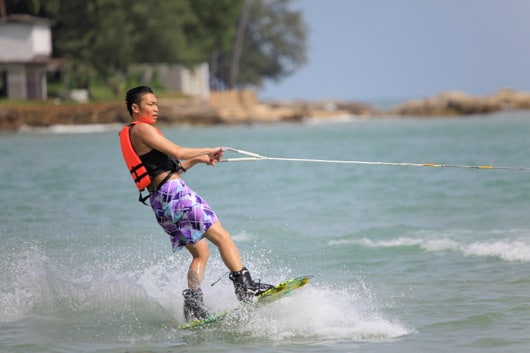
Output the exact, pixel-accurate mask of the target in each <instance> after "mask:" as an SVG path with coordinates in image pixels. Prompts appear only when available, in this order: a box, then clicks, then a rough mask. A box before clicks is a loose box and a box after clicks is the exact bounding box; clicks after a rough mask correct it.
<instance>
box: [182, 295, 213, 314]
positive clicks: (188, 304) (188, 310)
mask: <svg viewBox="0 0 530 353" xmlns="http://www.w3.org/2000/svg"><path fill="white" fill-rule="evenodd" d="M182 296H184V318H185V319H186V321H187V322H189V321H192V320H203V319H205V318H206V317H207V316H208V311H206V308H205V306H204V302H203V299H202V290H201V289H200V288H199V289H185V290H184V291H183V292H182Z"/></svg>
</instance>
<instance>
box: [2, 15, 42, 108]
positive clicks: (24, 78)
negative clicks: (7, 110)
mask: <svg viewBox="0 0 530 353" xmlns="http://www.w3.org/2000/svg"><path fill="white" fill-rule="evenodd" d="M51 54H52V36H51V23H50V21H49V20H48V19H45V18H39V17H33V16H29V15H10V16H7V17H2V18H0V98H9V99H22V100H23V99H37V100H44V99H47V98H48V90H47V83H46V68H47V66H48V64H49V63H50V61H51Z"/></svg>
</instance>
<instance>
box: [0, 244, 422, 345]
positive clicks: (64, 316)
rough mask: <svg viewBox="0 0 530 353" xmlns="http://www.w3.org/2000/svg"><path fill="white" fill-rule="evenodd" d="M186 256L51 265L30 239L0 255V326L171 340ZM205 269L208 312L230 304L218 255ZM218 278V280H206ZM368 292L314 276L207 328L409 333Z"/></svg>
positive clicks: (275, 335)
mask: <svg viewBox="0 0 530 353" xmlns="http://www.w3.org/2000/svg"><path fill="white" fill-rule="evenodd" d="M12 250H14V249H12ZM19 250H20V248H19ZM251 257H252V259H251V261H249V262H250V263H251V266H252V267H253V268H269V269H270V268H271V266H270V264H269V265H266V266H260V262H264V261H266V257H263V258H262V257H261V255H259V254H258V255H256V256H251ZM125 258H126V259H125ZM127 261H128V262H127ZM188 261H189V259H188V257H187V256H174V255H168V256H167V257H164V258H158V259H157V260H155V261H153V260H148V259H145V258H144V259H139V258H135V256H134V255H131V254H128V255H127V256H125V255H123V254H122V255H118V256H116V254H115V256H114V257H112V256H111V255H110V254H102V256H101V260H98V261H96V262H92V263H88V262H87V263H82V262H77V263H76V262H75V261H73V260H72V262H71V263H70V262H69V263H64V262H63V263H59V262H60V261H59V260H57V259H55V258H53V257H51V256H49V255H47V254H46V253H45V252H44V251H42V250H41V249H40V248H39V247H38V246H34V247H32V248H30V249H26V250H20V251H18V252H17V253H16V254H14V255H13V256H10V259H9V261H6V262H3V263H2V269H3V270H4V274H3V275H2V280H3V284H2V287H1V288H0V296H1V298H2V299H1V300H0V324H1V325H2V326H3V327H9V326H8V325H10V323H14V322H20V321H21V320H31V321H32V322H33V323H32V325H33V332H34V333H35V337H39V336H40V337H53V339H54V340H56V341H61V340H63V339H65V338H66V337H68V339H77V338H79V339H83V340H87V339H89V340H93V341H94V342H101V341H105V340H116V341H126V342H129V341H130V340H135V341H142V340H145V341H152V340H153V339H154V340H157V339H163V338H164V337H166V338H167V336H168V335H176V337H173V338H172V339H175V340H178V339H180V338H182V337H181V336H182V335H184V336H185V335H186V332H184V333H183V332H181V331H178V330H177V331H174V332H168V329H167V327H165V325H164V324H165V323H171V322H173V323H176V324H180V323H183V322H184V317H183V314H182V305H183V299H182V295H181V291H182V289H183V288H185V287H186V278H185V277H186V276H185V273H186V270H187V266H188V265H189V264H188ZM133 264H134V265H133ZM209 267H210V269H209V271H208V274H207V278H206V279H205V281H204V285H203V290H204V295H205V302H206V303H207V305H208V306H209V307H210V308H211V309H212V311H214V312H216V311H222V310H227V309H230V308H234V307H236V306H237V305H238V302H237V300H236V299H235V295H234V293H233V291H234V289H233V286H232V283H231V282H230V281H229V280H228V279H226V278H227V276H226V275H225V274H226V272H225V269H224V266H223V265H222V263H221V260H220V259H212V262H211V263H210V265H209ZM6 271H9V272H8V273H9V274H6V273H7V272H6ZM271 271H275V272H274V273H272V274H271V273H269V274H262V273H258V271H256V276H257V278H259V277H261V276H263V277H264V278H265V277H267V278H270V279H271V280H272V281H273V282H276V281H278V282H279V281H280V280H281V279H285V278H288V277H291V276H292V274H291V273H290V270H289V269H288V268H287V269H286V268H276V269H271ZM219 276H223V278H225V280H223V281H221V282H219V283H218V284H217V285H215V286H210V285H209V284H210V283H211V282H213V281H214V280H215V279H217V278H218V277H219ZM372 298H373V296H372V295H371V293H370V292H369V290H368V289H366V287H363V286H359V287H353V288H334V286H333V284H331V285H325V284H322V283H319V282H318V280H315V281H314V282H313V281H312V282H311V283H310V284H309V285H308V286H306V287H305V288H303V289H301V290H299V291H297V292H296V293H295V294H293V295H292V296H290V297H287V298H285V299H282V300H281V301H278V302H276V303H272V304H270V305H266V306H263V307H258V308H257V309H256V310H252V311H250V312H247V313H241V315H239V316H238V317H237V318H233V320H229V321H227V322H226V323H225V324H224V325H222V326H220V327H217V328H214V330H215V335H216V336H221V337H225V338H226V337H232V338H234V337H239V338H245V339H251V340H258V341H264V340H265V341H268V342H274V343H282V344H283V343H286V342H287V343H289V342H297V343H300V342H322V341H328V342H336V341H348V342H351V341H374V340H387V339H393V338H396V337H400V336H403V335H406V334H409V333H411V332H413V330H411V329H409V328H408V327H406V326H405V325H403V324H402V323H400V322H399V320H397V319H391V318H387V317H385V315H384V313H383V312H382V311H381V310H380V309H379V308H378V306H377V304H376V303H373V302H372ZM6 325H7V326H6ZM36 339H38V338H36Z"/></svg>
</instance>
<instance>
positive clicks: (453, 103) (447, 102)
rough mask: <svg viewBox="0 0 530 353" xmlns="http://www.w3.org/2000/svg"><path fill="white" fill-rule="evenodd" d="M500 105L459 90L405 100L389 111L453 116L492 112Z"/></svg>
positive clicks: (398, 113)
mask: <svg viewBox="0 0 530 353" xmlns="http://www.w3.org/2000/svg"><path fill="white" fill-rule="evenodd" d="M501 109H502V105H501V104H500V103H499V102H497V101H495V100H492V99H488V98H482V97H476V96H470V95H468V94H466V93H463V92H459V91H448V92H444V93H442V94H440V95H438V96H434V97H430V98H426V99H423V100H411V101H407V102H405V103H403V104H401V105H399V106H397V107H396V108H393V109H391V110H390V111H389V114H392V115H412V116H454V115H470V114H485V113H492V112H496V111H499V110H501Z"/></svg>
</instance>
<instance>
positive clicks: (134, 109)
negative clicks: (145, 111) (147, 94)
mask: <svg viewBox="0 0 530 353" xmlns="http://www.w3.org/2000/svg"><path fill="white" fill-rule="evenodd" d="M131 109H132V111H133V113H139V112H140V107H139V106H138V104H136V103H133V104H131Z"/></svg>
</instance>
